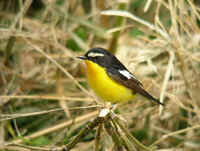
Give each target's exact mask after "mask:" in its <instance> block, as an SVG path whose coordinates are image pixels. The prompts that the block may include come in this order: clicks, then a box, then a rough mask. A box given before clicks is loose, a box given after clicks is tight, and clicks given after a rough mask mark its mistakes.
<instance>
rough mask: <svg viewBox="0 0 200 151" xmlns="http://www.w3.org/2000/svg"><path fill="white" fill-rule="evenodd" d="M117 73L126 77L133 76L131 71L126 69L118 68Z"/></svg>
mask: <svg viewBox="0 0 200 151" xmlns="http://www.w3.org/2000/svg"><path fill="white" fill-rule="evenodd" d="M119 73H121V74H122V75H123V76H125V77H126V78H128V79H131V78H135V77H134V76H133V75H132V74H131V73H129V72H128V71H127V70H119Z"/></svg>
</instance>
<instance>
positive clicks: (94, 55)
mask: <svg viewBox="0 0 200 151" xmlns="http://www.w3.org/2000/svg"><path fill="white" fill-rule="evenodd" d="M88 56H89V57H103V56H104V54H102V53H94V52H90V53H89V54H88Z"/></svg>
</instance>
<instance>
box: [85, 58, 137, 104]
mask: <svg viewBox="0 0 200 151" xmlns="http://www.w3.org/2000/svg"><path fill="white" fill-rule="evenodd" d="M85 62H86V65H87V71H88V82H89V85H90V87H91V88H92V89H93V90H94V92H95V93H96V94H97V95H98V96H99V97H100V98H102V99H103V100H104V101H108V102H112V103H115V102H124V101H128V100H131V99H133V98H134V94H133V92H132V90H130V89H128V88H126V87H124V86H122V85H120V84H118V83H116V82H115V81H113V80H112V79H110V77H109V76H108V75H107V74H106V71H105V70H104V69H103V68H101V67H100V66H99V65H98V64H96V63H93V62H91V61H88V60H87V61H85Z"/></svg>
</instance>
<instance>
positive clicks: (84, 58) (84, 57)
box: [77, 56, 87, 60]
mask: <svg viewBox="0 0 200 151" xmlns="http://www.w3.org/2000/svg"><path fill="white" fill-rule="evenodd" d="M77 58H79V59H82V60H86V59H87V57H86V56H79V57H77Z"/></svg>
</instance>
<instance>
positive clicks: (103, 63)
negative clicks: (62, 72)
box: [78, 48, 163, 105]
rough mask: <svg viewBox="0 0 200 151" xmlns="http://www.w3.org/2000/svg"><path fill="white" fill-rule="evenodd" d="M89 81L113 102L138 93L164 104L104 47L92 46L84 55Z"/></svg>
mask: <svg viewBox="0 0 200 151" xmlns="http://www.w3.org/2000/svg"><path fill="white" fill-rule="evenodd" d="M78 58H79V59H82V60H85V63H86V66H87V74H88V82H89V85H90V87H91V88H92V89H93V90H94V92H95V93H96V94H97V95H98V96H99V97H100V98H102V99H103V100H104V101H108V102H111V103H117V102H124V101H129V100H131V99H133V98H134V97H135V94H136V93H139V94H141V95H142V96H144V97H146V98H148V99H150V100H153V101H155V102H157V103H158V104H161V105H163V104H162V103H161V102H160V101H159V100H158V99H156V98H155V97H153V96H152V95H150V94H149V93H148V92H147V91H146V90H145V89H144V87H143V85H142V83H141V82H140V81H139V80H137V79H136V77H135V76H134V75H133V74H132V73H131V72H130V71H128V69H127V68H126V67H125V66H124V65H123V64H122V63H121V62H120V61H119V60H118V59H117V58H116V57H115V56H114V55H112V54H111V53H109V52H108V51H107V50H105V49H103V48H92V49H90V50H89V51H88V52H87V53H86V54H85V55H84V56H80V57H78Z"/></svg>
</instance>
